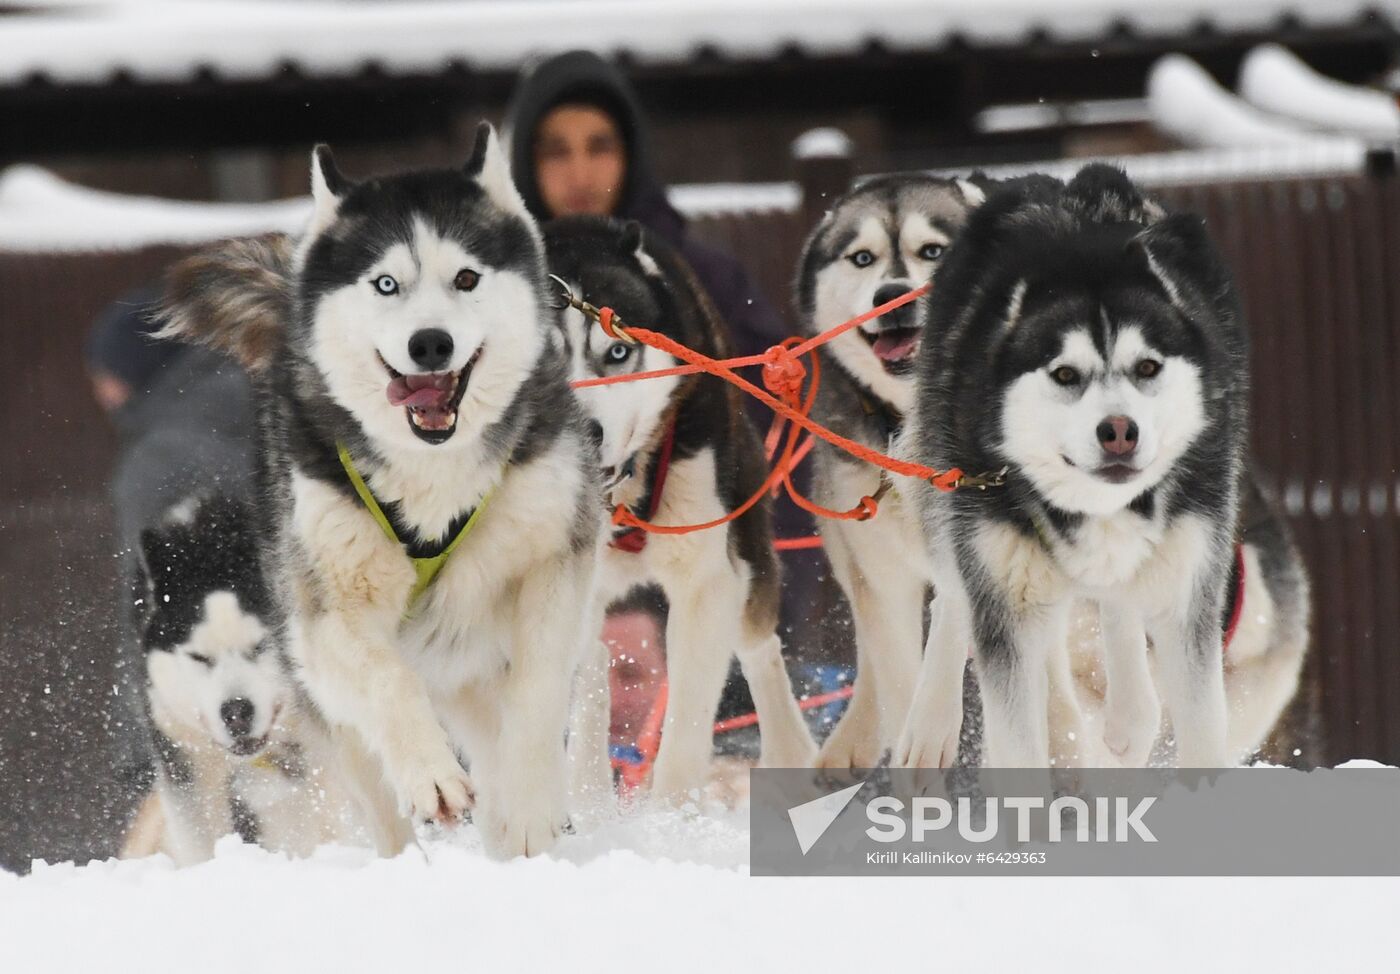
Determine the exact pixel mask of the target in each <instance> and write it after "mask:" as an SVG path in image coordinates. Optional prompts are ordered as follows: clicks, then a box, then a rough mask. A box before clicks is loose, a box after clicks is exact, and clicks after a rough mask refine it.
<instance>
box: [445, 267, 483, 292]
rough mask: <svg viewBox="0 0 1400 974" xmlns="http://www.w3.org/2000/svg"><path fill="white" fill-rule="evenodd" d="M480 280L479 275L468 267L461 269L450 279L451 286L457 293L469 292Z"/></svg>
mask: <svg viewBox="0 0 1400 974" xmlns="http://www.w3.org/2000/svg"><path fill="white" fill-rule="evenodd" d="M480 280H481V275H480V274H478V273H477V272H476V271H474V270H472V269H471V268H470V267H463V268H462V269H461V270H460V271H458V272H457V276H456V277H454V278H453V279H452V285H453V286H454V287H455V288H457V290H459V291H470V290H471V289H472V288H474V287H476V285H477V283H478V282H479V281H480Z"/></svg>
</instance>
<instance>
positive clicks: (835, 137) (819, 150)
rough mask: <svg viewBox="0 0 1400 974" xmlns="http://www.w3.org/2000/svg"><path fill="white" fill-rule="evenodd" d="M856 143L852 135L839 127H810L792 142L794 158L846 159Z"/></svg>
mask: <svg viewBox="0 0 1400 974" xmlns="http://www.w3.org/2000/svg"><path fill="white" fill-rule="evenodd" d="M853 149H854V145H853V144H852V142H851V137H850V136H849V135H847V134H846V133H845V132H842V131H841V130H840V129H837V128H816V129H808V130H807V131H806V132H803V133H802V134H801V135H799V136H798V137H797V138H796V139H794V140H793V142H792V157H793V158H794V159H832V158H834V159H845V158H847V157H848V156H850V154H851V152H852V150H853Z"/></svg>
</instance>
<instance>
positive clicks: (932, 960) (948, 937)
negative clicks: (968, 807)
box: [0, 811, 1400, 974]
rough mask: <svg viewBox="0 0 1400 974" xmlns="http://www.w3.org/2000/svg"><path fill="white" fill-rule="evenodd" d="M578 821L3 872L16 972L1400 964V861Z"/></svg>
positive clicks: (741, 817)
mask: <svg viewBox="0 0 1400 974" xmlns="http://www.w3.org/2000/svg"><path fill="white" fill-rule="evenodd" d="M579 825H580V830H579V834H577V835H574V836H569V837H566V838H565V839H564V840H563V841H562V842H561V844H560V845H559V847H558V849H557V850H556V853H555V854H554V855H553V856H550V857H547V858H542V859H533V860H528V861H525V860H518V861H515V862H511V863H497V862H491V861H489V860H487V859H485V858H484V857H483V856H482V854H481V852H480V848H479V845H477V844H476V842H475V840H474V837H473V836H472V834H471V829H470V827H467V828H465V829H463V830H462V833H461V834H459V835H457V836H454V837H451V838H449V839H444V840H442V841H437V842H433V843H430V844H429V845H428V846H427V847H426V850H425V851H420V850H417V849H415V850H411V851H409V852H407V853H405V854H404V855H402V856H400V857H398V858H397V859H393V860H385V861H376V860H374V859H372V858H371V857H370V856H369V855H368V854H367V853H363V852H360V851H358V850H349V849H330V848H328V849H323V850H322V851H321V853H320V854H318V855H317V856H316V857H315V858H313V859H311V860H307V861H302V862H290V861H287V860H284V859H281V858H279V857H276V856H273V855H270V854H268V853H265V852H263V851H261V850H259V849H256V848H253V847H248V846H242V845H240V844H238V842H237V841H236V840H231V839H230V840H226V841H225V843H224V845H222V846H221V847H220V849H219V854H218V856H217V857H216V858H215V859H214V860H213V861H212V862H209V863H206V864H204V865H202V866H195V867H192V868H189V869H184V870H176V869H174V868H173V867H172V866H171V865H170V864H169V862H168V861H167V860H164V859H163V858H155V859H148V860H142V861H135V862H105V863H94V864H91V865H88V866H83V867H77V866H73V865H71V864H69V865H61V866H44V865H36V868H35V870H34V872H33V873H32V874H31V875H30V876H27V877H25V878H19V877H16V876H12V875H9V874H5V873H3V872H0V970H6V971H25V972H30V971H36V972H37V971H84V972H89V971H94V970H96V971H128V970H140V971H143V972H163V971H172V972H173V971H179V972H188V971H193V970H197V971H200V972H201V974H204V972H220V971H230V972H232V971H237V972H239V974H249V972H259V971H284V970H309V971H321V970H336V971H341V972H344V971H352V972H353V971H367V970H391V971H406V970H414V969H422V970H429V969H431V970H435V971H449V970H463V971H500V970H529V971H554V970H567V971H569V972H570V974H574V972H584V971H602V970H647V971H657V972H667V974H669V972H676V971H725V972H736V971H763V972H767V971H789V970H823V971H834V970H840V969H843V968H846V967H847V966H851V967H857V966H858V968H859V969H860V970H864V971H870V970H878V967H877V966H874V965H878V964H879V963H880V962H881V961H882V960H885V959H888V960H902V961H904V962H906V963H908V962H914V963H916V964H917V965H918V967H919V969H937V970H950V971H956V970H972V969H976V970H987V971H1001V970H1016V969H1024V970H1028V971H1029V970H1034V971H1059V970H1079V971H1096V970H1101V969H1106V968H1107V966H1108V965H1109V964H1112V965H1113V967H1114V968H1124V969H1131V970H1139V971H1157V970H1164V971H1165V970H1173V971H1177V970H1180V969H1181V966H1182V965H1183V963H1185V964H1189V965H1190V967H1191V969H1193V970H1203V971H1217V970H1219V971H1232V972H1233V971H1240V972H1244V971H1249V972H1262V971H1336V970H1355V971H1384V970H1397V969H1400V966H1397V965H1400V939H1397V938H1396V937H1395V936H1394V930H1393V926H1394V921H1395V904H1396V903H1397V902H1400V879H1063V878H1060V879H1036V878H1008V877H986V878H977V879H948V880H946V881H945V880H938V879H915V878H903V879H899V878H890V879H766V878H765V879H753V878H750V877H749V875H748V865H747V862H748V834H747V813H745V812H715V813H713V814H706V815H685V814H682V813H679V812H666V813H662V812H655V811H653V812H634V813H631V814H627V815H624V816H621V817H618V818H614V819H612V820H609V821H594V822H591V823H590V822H586V821H581V822H579ZM950 965H951V966H950ZM962 965H967V966H962ZM971 965H977V966H976V967H975V968H973V967H972V966H971ZM1012 965H1016V966H1015V967H1013V966H1012ZM1020 965H1024V968H1021V967H1020Z"/></svg>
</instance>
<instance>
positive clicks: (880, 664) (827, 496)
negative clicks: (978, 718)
mask: <svg viewBox="0 0 1400 974" xmlns="http://www.w3.org/2000/svg"><path fill="white" fill-rule="evenodd" d="M982 198H983V195H982V190H981V189H980V188H979V187H978V186H976V185H974V184H972V183H971V182H966V181H963V180H950V179H938V178H934V177H931V176H923V175H912V174H911V175H899V176H887V177H882V178H879V179H874V180H871V181H870V182H867V183H865V184H863V185H862V186H861V187H860V188H858V189H856V190H855V191H853V192H851V193H849V194H847V195H846V196H843V197H842V198H840V199H838V200H837V201H836V203H835V204H834V205H833V206H832V207H831V209H830V210H829V211H828V212H827V214H826V215H825V216H824V217H823V218H822V220H821V222H820V223H819V224H818V225H817V227H816V229H814V230H813V232H812V234H811V236H810V237H809V238H808V240H807V243H806V245H805V247H804V249H803V253H802V257H801V261H800V263H799V267H798V275H797V283H796V295H797V309H798V314H799V316H800V318H801V321H802V326H803V328H804V330H805V331H807V332H808V333H809V334H815V333H817V332H820V331H824V330H826V329H828V328H831V327H833V326H835V325H838V324H840V323H841V322H843V321H846V320H847V319H849V318H853V317H855V316H856V315H858V314H861V313H862V312H865V311H869V310H870V309H871V308H872V307H874V306H877V305H880V304H884V303H886V302H887V301H890V300H892V299H893V298H896V297H898V296H899V295H901V294H904V293H905V292H907V291H909V290H912V289H913V288H916V287H918V286H920V285H921V284H924V283H925V282H927V281H928V280H929V278H930V276H931V275H933V273H934V271H935V270H936V269H937V268H938V266H939V264H940V262H941V261H942V259H943V256H944V254H945V252H946V251H947V250H948V248H949V246H950V245H951V244H952V243H953V240H954V238H955V236H956V235H957V233H958V231H959V229H960V228H961V227H962V225H963V223H964V221H965V220H966V219H967V216H968V213H969V212H970V211H971V210H972V208H973V207H975V206H976V205H977V204H978V203H980V202H981V201H982ZM926 300H927V298H921V299H920V300H919V301H918V302H915V303H912V304H907V305H904V306H903V307H901V308H899V309H897V310H895V311H893V312H890V313H888V314H885V315H883V316H881V317H879V318H876V319H875V320H873V321H870V322H867V323H866V324H865V325H863V326H861V327H860V328H859V329H858V330H856V331H851V332H847V333H846V334H844V335H842V336H840V337H838V338H837V339H835V340H834V341H832V342H831V343H830V344H828V345H826V346H824V347H822V348H821V350H820V352H819V354H820V355H821V366H822V373H821V375H822V384H821V388H820V390H819V391H818V398H817V403H816V407H815V410H814V417H815V418H816V419H817V420H818V421H819V422H821V423H823V424H825V425H826V426H827V427H829V428H830V429H833V430H835V431H836V432H837V433H840V434H841V435H843V436H846V437H848V438H850V439H853V440H856V441H857V442H860V443H863V444H865V445H866V446H870V447H874V448H875V449H877V450H880V451H882V452H888V450H889V449H890V444H891V441H892V439H893V438H894V437H895V436H896V434H897V433H898V432H899V431H900V429H901V428H902V426H903V423H904V418H905V416H906V415H907V414H908V412H909V410H910V407H911V406H912V405H913V402H914V385H915V378H914V362H915V356H916V354H917V352H918V349H919V345H920V343H921V338H922V336H923V334H924V331H923V314H922V310H921V307H922V304H923V302H925V301H926ZM813 462H814V464H815V472H814V494H815V498H816V500H817V501H818V502H819V503H822V504H824V505H826V506H828V507H833V508H840V509H845V508H849V507H851V506H852V505H854V504H855V503H856V502H857V501H858V500H859V499H860V498H861V497H864V496H867V495H874V494H875V493H876V492H877V490H878V489H879V487H880V483H881V480H880V471H879V470H878V469H877V468H876V467H874V466H871V465H869V464H867V463H865V462H864V461H861V460H857V459H855V458H854V457H851V456H850V455H848V454H846V453H845V452H843V451H840V450H837V449H834V448H831V447H828V446H827V445H826V444H825V443H818V445H817V447H816V449H815V450H814V451H813ZM892 486H893V487H894V491H893V492H892V493H890V494H888V495H887V496H886V497H885V498H884V499H883V500H882V501H881V503H880V506H879V513H878V514H877V515H876V517H874V518H873V519H871V520H869V521H823V522H822V524H821V534H822V540H823V543H824V545H825V547H826V552H827V556H828V557H829V558H830V559H831V564H832V568H833V570H834V571H835V574H836V578H837V581H838V582H840V584H841V587H842V588H843V589H844V590H845V593H846V597H847V599H848V600H849V602H850V606H851V614H852V616H853V619H854V622H855V636H856V652H857V671H858V679H857V681H856V687H855V694H854V697H853V698H852V700H851V705H850V708H849V709H848V710H847V712H846V714H845V716H844V717H843V718H842V720H841V722H840V723H839V724H838V725H837V726H836V729H835V730H834V731H833V732H832V734H831V736H830V737H828V738H827V740H826V742H825V744H824V745H823V746H822V750H821V754H820V757H819V758H818V764H820V765H822V766H825V767H841V768H850V767H858V768H868V767H872V766H873V765H874V764H875V763H876V762H877V761H878V760H879V759H880V756H881V754H882V753H883V752H884V751H885V750H886V749H887V748H888V747H890V746H891V745H892V744H893V743H894V741H895V738H896V737H897V736H898V735H899V732H900V730H901V728H902V727H903V724H904V717H905V714H906V713H907V711H908V708H909V703H910V700H911V699H912V696H913V688H914V682H915V678H916V676H917V673H918V667H919V651H920V647H921V646H922V645H923V613H924V606H925V604H926V601H927V595H926V592H927V589H928V586H929V585H930V583H931V581H932V575H931V571H930V567H929V562H928V554H927V551H926V550H925V548H924V544H923V540H922V533H921V531H920V529H919V523H918V520H917V517H916V514H915V512H914V510H913V508H912V507H911V506H910V504H909V503H908V499H907V496H906V495H905V494H904V493H903V485H902V484H894V485H892Z"/></svg>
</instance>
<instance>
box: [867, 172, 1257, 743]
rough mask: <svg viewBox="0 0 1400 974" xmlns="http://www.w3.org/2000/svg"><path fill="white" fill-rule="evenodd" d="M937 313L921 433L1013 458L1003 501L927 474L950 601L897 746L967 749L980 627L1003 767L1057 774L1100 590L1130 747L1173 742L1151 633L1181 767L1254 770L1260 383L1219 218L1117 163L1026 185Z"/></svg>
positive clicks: (942, 280)
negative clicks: (1250, 694)
mask: <svg viewBox="0 0 1400 974" xmlns="http://www.w3.org/2000/svg"><path fill="white" fill-rule="evenodd" d="M925 327H926V328H927V329H930V330H932V331H933V332H935V333H937V334H938V335H939V341H937V342H927V343H925V345H924V348H923V350H922V352H921V354H920V358H919V361H918V375H919V385H918V393H917V397H916V403H915V410H914V414H913V416H911V419H910V424H909V430H908V440H907V441H906V444H905V448H906V449H907V451H908V452H909V453H910V454H912V455H913V456H914V457H915V458H917V459H918V460H919V461H920V462H922V463H926V464H928V465H930V466H933V467H937V468H940V469H946V468H948V467H951V466H958V467H962V468H963V469H966V470H992V469H997V468H999V467H1002V466H1006V467H1008V468H1009V470H1008V473H1007V485H1006V486H1005V487H1004V488H1001V489H998V490H991V491H988V492H986V493H977V492H962V491H960V492H957V493H955V494H952V495H946V496H945V495H938V496H935V493H934V491H933V489H932V488H931V487H926V486H925V487H917V488H915V490H916V497H917V500H918V503H919V507H920V511H921V513H922V517H923V520H924V522H925V524H926V526H927V529H928V538H929V551H930V553H931V556H932V559H933V564H934V582H935V585H936V588H937V592H938V597H937V599H936V600H935V603H934V607H933V612H934V617H935V623H934V625H933V627H932V631H931V633H930V635H929V640H928V644H927V647H926V650H925V655H924V663H923V668H922V671H921V674H920V680H919V685H918V688H917V690H916V692H915V700H914V704H913V707H912V709H911V711H910V714H909V718H908V721H907V723H906V726H905V730H904V732H903V734H902V736H901V740H900V742H899V745H898V746H897V747H896V749H895V752H894V761H895V762H896V763H898V764H904V765H911V766H925V765H937V764H939V763H948V762H949V761H950V760H951V754H952V753H953V751H954V749H955V748H956V743H957V740H958V730H959V725H960V723H961V716H962V706H961V703H962V701H961V688H962V679H961V678H962V671H963V662H964V657H965V655H966V651H967V646H968V645H969V643H970V644H972V645H973V646H974V647H975V661H976V665H977V670H978V678H979V683H980V687H981V693H982V698H983V712H984V726H985V749H986V755H987V763H988V764H991V765H994V766H1008V767H1044V766H1048V764H1049V762H1050V757H1051V753H1050V742H1049V740H1048V732H1047V721H1048V719H1049V716H1050V715H1049V714H1048V713H1047V709H1048V697H1049V687H1048V685H1047V683H1048V678H1047V664H1048V662H1049V661H1051V659H1052V656H1053V655H1054V654H1058V653H1060V652H1061V647H1062V646H1063V645H1064V642H1065V635H1066V628H1067V625H1068V616H1069V611H1070V607H1071V603H1072V602H1073V601H1074V600H1075V599H1076V598H1086V599H1089V600H1092V601H1094V602H1097V603H1098V604H1099V606H1100V609H1101V613H1102V625H1103V630H1104V665H1105V675H1106V678H1107V697H1106V700H1105V703H1104V706H1105V710H1106V717H1105V734H1106V736H1107V737H1110V738H1113V740H1110V741H1109V743H1110V745H1111V746H1113V747H1114V749H1115V750H1120V749H1121V750H1124V751H1133V752H1140V753H1142V754H1143V755H1144V756H1145V754H1146V750H1147V748H1148V747H1150V745H1151V740H1152V738H1153V737H1155V735H1156V732H1157V721H1158V719H1159V717H1160V711H1159V709H1158V705H1157V702H1156V697H1155V695H1154V694H1153V683H1152V678H1151V675H1150V672H1149V670H1148V663H1147V653H1146V638H1145V637H1147V638H1150V639H1151V641H1152V644H1153V646H1154V651H1155V655H1156V663H1157V676H1158V679H1159V680H1160V683H1161V686H1162V697H1163V699H1164V701H1165V703H1166V707H1167V711H1168V713H1169V715H1170V718H1171V722H1172V725H1173V727H1174V730H1175V736H1176V742H1177V753H1178V761H1179V763H1180V764H1181V765H1182V766H1187V767H1223V766H1226V765H1228V764H1231V763H1233V755H1231V753H1230V749H1229V747H1228V745H1227V742H1226V740H1227V739H1226V723H1227V707H1226V697H1225V686H1224V682H1223V677H1222V656H1221V619H1222V613H1223V609H1224V606H1225V603H1226V598H1227V585H1228V581H1229V579H1230V576H1231V569H1232V565H1233V564H1234V560H1235V544H1236V540H1237V539H1236V531H1237V525H1238V517H1237V512H1238V505H1239V497H1240V489H1241V488H1240V485H1241V482H1242V475H1243V471H1244V450H1245V440H1246V434H1247V429H1248V422H1247V415H1246V406H1247V398H1248V388H1249V377H1248V370H1247V361H1246V341H1245V332H1244V326H1243V322H1242V320H1241V315H1240V311H1239V308H1238V305H1237V302H1236V297H1235V292H1234V288H1233V286H1232V284H1231V281H1230V278H1229V275H1228V273H1227V272H1226V270H1225V268H1224V266H1223V264H1222V263H1221V261H1220V259H1219V258H1218V257H1217V256H1216V253H1215V250H1214V248H1213V247H1212V245H1211V243H1210V241H1209V239H1208V238H1207V236H1206V234H1205V231H1204V228H1203V225H1202V223H1201V221H1200V220H1198V219H1196V218H1194V217H1191V216H1185V215H1175V216H1166V215H1164V214H1163V212H1162V210H1161V209H1160V208H1159V207H1157V206H1156V205H1155V204H1153V203H1151V202H1150V201H1147V200H1144V199H1143V198H1142V196H1141V195H1140V194H1139V193H1138V191H1137V189H1136V188H1135V187H1134V186H1133V185H1132V184H1131V183H1130V182H1129V181H1128V180H1127V178H1126V177H1125V176H1124V175H1123V174H1122V173H1121V172H1119V171H1117V170H1115V169H1111V168H1108V167H1104V166H1091V167H1088V168H1086V169H1084V170H1083V171H1081V172H1080V174H1079V175H1078V176H1077V177H1076V178H1075V179H1074V180H1073V181H1072V182H1071V183H1069V185H1067V186H1064V185H1061V184H1058V183H1053V182H1041V183H1036V184H1033V185H1020V186H1013V187H1010V188H1008V189H1006V190H1005V191H1003V192H1001V193H997V194H994V195H993V196H992V197H991V198H990V199H989V200H988V201H987V202H986V203H984V204H983V205H982V206H981V207H980V208H979V209H978V210H977V211H976V212H975V213H974V214H973V216H972V217H971V218H970V219H969V221H968V224H967V226H966V227H965V228H964V230H963V232H962V234H961V236H960V237H959V239H958V241H957V243H956V244H955V245H954V247H953V248H952V251H951V252H950V254H949V257H948V260H947V262H946V264H945V265H944V267H943V268H942V269H941V270H940V272H939V278H938V287H937V288H936V289H935V290H934V292H933V294H932V296H931V298H930V302H929V307H928V316H927V324H926V325H925ZM1144 741H1145V742H1146V743H1145V744H1144V743H1143V742H1144Z"/></svg>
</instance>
